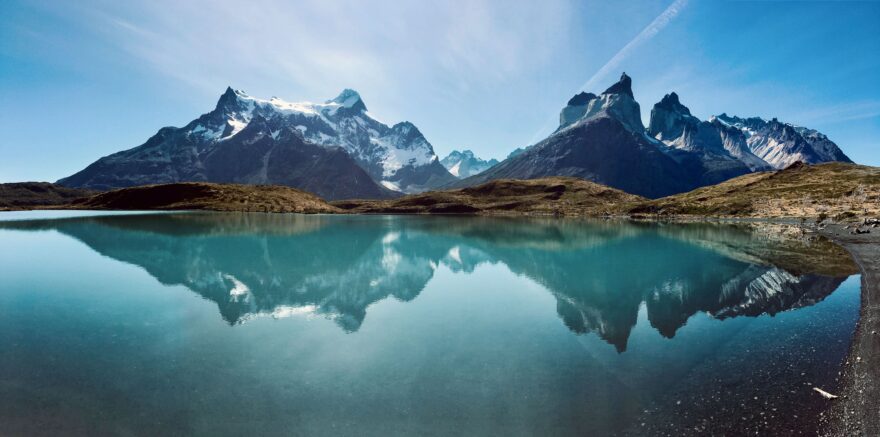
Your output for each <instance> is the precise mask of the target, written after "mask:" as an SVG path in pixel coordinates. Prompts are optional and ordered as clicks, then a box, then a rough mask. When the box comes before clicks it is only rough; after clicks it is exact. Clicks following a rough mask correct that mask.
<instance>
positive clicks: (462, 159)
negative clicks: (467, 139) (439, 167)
mask: <svg viewBox="0 0 880 437" xmlns="http://www.w3.org/2000/svg"><path fill="white" fill-rule="evenodd" d="M440 164H443V167H446V169H447V170H449V173H452V175H453V176H455V177H457V178H466V177H468V176H473V175H475V174H477V173H482V172H484V171H486V170H488V169H489V168H491V167H494V166H495V165H497V164H498V160H497V159H494V158H493V159H490V160H488V161H486V160H484V159H481V158H478V157H476V156H474V152H472V151H470V150H465V151H462V152H459V151H458V150H453V151H452V153H450V154H449V155H446V157H445V158H443V159H441V160H440Z"/></svg>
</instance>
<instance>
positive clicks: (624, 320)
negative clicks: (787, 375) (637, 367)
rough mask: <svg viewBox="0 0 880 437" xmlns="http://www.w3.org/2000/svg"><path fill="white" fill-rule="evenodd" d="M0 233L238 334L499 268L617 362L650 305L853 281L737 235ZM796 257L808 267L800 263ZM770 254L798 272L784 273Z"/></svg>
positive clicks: (167, 221) (739, 230)
mask: <svg viewBox="0 0 880 437" xmlns="http://www.w3.org/2000/svg"><path fill="white" fill-rule="evenodd" d="M0 228H14V229H23V230H39V229H55V230H58V231H60V232H62V233H65V234H67V235H70V236H72V237H74V238H76V239H78V240H80V241H82V242H84V243H85V244H87V245H88V246H90V247H91V248H93V249H94V250H96V251H97V252H99V253H101V254H103V255H106V256H109V257H112V258H114V259H117V260H120V261H124V262H128V263H131V264H135V265H138V266H141V267H143V268H144V269H145V270H146V271H147V272H149V273H150V274H151V275H153V276H154V277H155V278H156V279H158V280H159V281H160V282H161V283H163V284H169V285H170V284H181V285H184V286H186V287H187V288H189V289H191V290H193V291H194V292H196V293H198V294H200V295H201V296H203V297H205V298H207V299H209V300H211V301H213V302H216V303H217V305H218V308H219V310H220V313H221V315H222V317H223V318H224V320H226V321H228V322H229V323H233V324H235V323H240V322H243V321H246V320H247V319H249V318H252V317H256V316H261V315H271V316H274V317H283V316H288V315H294V314H303V313H308V314H319V315H322V316H324V317H328V318H330V319H333V320H335V321H336V323H337V324H339V325H340V327H342V328H343V329H345V330H347V331H350V332H351V331H356V330H357V329H358V328H359V327H360V325H361V324H362V323H363V321H364V319H365V317H366V312H367V307H368V306H369V305H370V304H372V303H374V302H377V301H379V300H382V299H385V298H386V297H388V296H394V297H395V298H397V299H400V300H403V301H407V300H410V299H413V298H415V297H416V296H418V294H419V293H420V292H421V290H423V289H424V287H425V286H426V284H427V283H428V281H430V280H431V278H432V277H433V274H434V270H435V269H436V268H437V266H438V265H440V264H443V265H445V266H447V267H448V268H450V269H451V270H453V271H457V272H471V271H473V269H474V268H475V267H476V266H477V265H479V264H481V263H484V262H492V263H503V264H504V265H506V266H507V267H508V268H509V269H510V270H511V271H513V272H514V273H516V274H519V275H524V276H526V277H528V278H531V279H532V280H534V281H535V282H537V283H540V284H541V285H543V286H544V287H546V288H547V290H548V291H549V292H551V293H552V294H553V295H554V297H555V298H556V300H557V311H558V313H559V316H560V317H561V318H562V320H563V322H564V323H565V325H566V326H567V327H568V328H569V329H571V330H572V331H574V332H577V333H587V332H593V333H596V334H597V335H599V336H600V337H601V338H603V339H605V340H606V341H608V342H609V343H611V344H613V345H614V346H615V347H616V348H617V349H618V350H620V351H623V350H625V348H626V344H627V340H628V338H629V334H630V331H631V330H632V328H633V327H634V326H635V323H636V319H637V316H638V311H639V308H640V306H641V305H642V304H643V303H644V304H645V306H646V308H647V313H648V320H649V321H650V323H651V326H653V327H654V328H656V329H657V330H658V331H659V332H660V333H661V334H662V335H664V336H667V337H672V336H674V335H675V333H676V331H677V330H678V329H679V328H680V327H681V326H683V325H684V324H685V323H686V321H687V320H688V318H689V317H691V316H692V315H693V314H695V313H697V312H706V313H708V314H710V315H712V316H714V317H716V318H719V319H723V318H728V317H735V316H757V315H760V314H775V313H777V312H779V311H785V310H787V309H791V308H798V307H802V306H807V305H812V304H814V303H816V302H818V301H821V300H822V299H824V297H825V296H827V295H828V294H830V293H831V292H832V291H834V290H835V289H836V288H837V287H838V285H839V284H840V283H841V281H842V280H843V279H844V277H845V275H846V274H848V273H846V272H847V270H846V269H845V266H847V263H848V261H840V260H839V259H838V258H837V257H843V256H842V255H841V254H839V253H838V252H837V249H829V246H824V245H825V244H826V243H823V242H810V241H799V242H797V243H791V242H789V241H788V240H783V241H773V239H771V238H766V236H762V235H761V234H760V233H758V232H756V231H755V230H753V229H751V228H748V227H731V226H727V227H718V226H714V227H713V226H708V225H683V226H678V225H675V226H673V225H651V224H644V223H642V224H634V223H630V222H603V221H567V220H557V219H533V220H514V219H493V218H449V217H321V216H318V217H307V216H291V215H271V214H269V215H266V214H169V215H151V216H117V217H90V218H78V219H65V220H40V221H23V222H10V223H0ZM835 247H836V246H835ZM798 253H803V254H805V255H804V257H805V258H809V260H808V261H807V262H796V261H797V259H798V258H797V254H798ZM780 254H781V256H780ZM823 254H825V255H823ZM774 256H779V257H780V259H782V260H783V261H784V262H783V263H782V264H783V265H788V266H797V267H798V268H797V269H793V268H788V269H784V268H780V267H781V266H777V265H775V264H774V262H773V257H774ZM822 259H825V260H826V261H827V262H828V264H826V266H827V265H832V266H835V269H834V270H833V271H832V273H834V272H841V271H842V273H843V274H838V275H829V274H828V273H826V272H818V273H824V274H825V275H824V276H823V275H822V274H817V272H814V271H810V270H808V268H811V267H812V268H817V269H820V270H821V267H822V266H818V262H817V260H822ZM844 259H846V258H844ZM840 266H844V268H841V267H840ZM826 270H827V269H826ZM850 273H851V272H850Z"/></svg>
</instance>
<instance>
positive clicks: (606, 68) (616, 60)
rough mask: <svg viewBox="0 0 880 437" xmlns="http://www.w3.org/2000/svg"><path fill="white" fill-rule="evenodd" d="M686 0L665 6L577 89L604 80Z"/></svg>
mask: <svg viewBox="0 0 880 437" xmlns="http://www.w3.org/2000/svg"><path fill="white" fill-rule="evenodd" d="M687 2H688V0H675V2H673V3H672V4H671V5H669V7H667V8H666V9H665V10H664V11H663V12H661V13H660V15H658V16H657V18H655V19H654V21H651V23H650V24H648V25H647V26H646V27H645V28H644V29H642V31H641V32H639V34H638V35H636V37H635V38H633V39H632V41H630V42H628V43H627V44H626V45H625V46H623V48H622V49H620V50H619V51H618V52H617V53H616V54H614V56H612V57H611V59H610V60H609V61H608V62H606V63H605V65H603V66H602V68H600V69H599V71H597V72H596V73H595V74H593V75H592V76H591V77H590V78H589V79H588V80H587V81H586V82H584V84H583V85H581V87H580V88H579V89H578V91H585V90H591V89H594V88H595V87H596V85H597V84H598V82H599V81H601V80H604V79H605V78H606V77H607V76H608V74H609V73H611V72H613V71H616V70H617V69H618V68H620V63H621V62H623V60H624V59H626V58H627V57H628V56H629V55H630V53H631V52H632V51H633V50H635V48H636V47H638V46H640V45H642V44H643V43H645V42H646V41H648V40H650V39H651V38H653V37H654V36H655V35H657V34H658V33H660V31H661V30H663V28H664V27H666V25H668V24H669V22H670V21H672V19H673V18H675V17H676V16H677V15H678V14H679V13H680V12H681V10H682V9H684V7H685V6H686V5H687ZM552 127H553V122H552V121H550V122H548V123H547V124H545V125H544V127H543V128H542V129H541V130H540V131H538V132H536V133H535V135H534V136H533V137H532V139H531V141H529V145H532V144H535V142H537V141H538V139H539V136H540V135H541V134H542V133H543V132H546V131H547V129H548V128H551V129H552Z"/></svg>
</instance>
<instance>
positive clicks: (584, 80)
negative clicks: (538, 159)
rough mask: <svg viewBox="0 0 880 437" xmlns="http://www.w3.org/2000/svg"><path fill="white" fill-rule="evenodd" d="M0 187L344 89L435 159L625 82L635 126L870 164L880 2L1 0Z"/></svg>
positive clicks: (518, 129) (876, 116)
mask: <svg viewBox="0 0 880 437" xmlns="http://www.w3.org/2000/svg"><path fill="white" fill-rule="evenodd" d="M0 20H2V25H0V114H2V116H0V130H2V135H0V156H2V157H3V158H2V159H0V182H9V181H21V180H49V181H54V180H56V179H58V178H60V177H63V176H67V175H69V174H71V173H73V172H75V171H77V170H80V169H82V168H83V167H85V166H86V165H88V164H89V163H91V162H92V161H94V160H95V159H97V158H98V157H100V156H103V155H107V154H110V153H112V152H115V151H118V150H122V149H127V148H130V147H134V146H137V145H139V144H141V143H143V142H144V141H145V140H146V139H147V138H148V137H149V136H151V135H152V134H154V133H155V132H156V131H157V130H158V129H159V128H160V127H162V126H182V125H184V124H186V123H187V122H188V121H190V120H192V119H194V118H196V117H197V116H198V115H199V114H202V113H204V112H207V111H209V110H211V109H212V108H213V106H214V104H215V103H216V101H217V99H218V98H219V96H220V94H221V93H222V92H223V90H224V89H225V88H226V86H227V85H231V86H232V87H233V88H239V89H243V90H246V91H247V92H248V93H249V94H251V95H254V96H258V97H265V98H268V97H271V96H278V97H280V98H282V99H285V100H290V101H299V100H309V101H323V100H326V99H329V98H332V97H334V96H335V95H336V94H338V93H339V91H341V90H342V89H343V88H347V87H348V88H354V89H356V90H358V91H359V92H360V93H361V95H362V97H363V99H364V101H365V102H366V104H367V107H368V108H369V109H370V112H371V113H372V114H374V115H376V116H377V117H378V118H380V119H382V120H383V121H385V122H387V123H393V122H397V121H403V120H409V121H412V122H413V123H415V124H416V125H417V126H418V127H419V128H420V129H421V130H422V132H423V133H424V134H425V136H426V137H427V138H428V140H429V141H430V142H431V143H432V144H433V145H434V148H435V150H436V151H437V153H438V154H439V155H441V157H442V156H443V155H445V154H447V153H448V152H450V151H451V150H452V149H461V148H470V149H472V150H474V151H475V152H477V154H479V155H481V156H484V157H495V158H503V157H504V156H506V154H507V153H508V152H509V151H511V150H513V149H514V148H516V147H521V146H525V145H527V144H530V143H532V142H535V141H536V140H538V139H540V138H542V137H543V136H545V135H546V134H547V133H549V131H551V130H552V129H553V128H554V127H555V123H556V119H557V116H558V113H559V110H560V109H561V108H562V106H563V105H564V104H565V102H566V101H567V100H568V98H569V97H571V96H572V95H573V94H575V93H576V92H578V91H580V90H581V89H584V87H585V86H586V90H587V91H594V92H600V91H602V90H604V88H606V87H607V86H608V85H609V84H611V83H613V82H614V81H615V80H616V79H617V77H618V76H619V75H620V72H621V71H626V72H627V74H629V75H630V76H632V77H633V89H634V93H635V96H636V99H637V100H638V101H639V102H640V103H641V106H642V116H643V118H644V119H646V120H647V117H648V114H649V112H650V108H651V106H652V105H653V104H654V103H655V102H657V101H658V100H659V99H660V98H661V97H662V96H663V94H665V93H667V92H669V91H676V92H678V94H679V95H680V96H681V99H682V103H684V104H685V105H687V106H689V107H690V108H691V111H692V112H693V113H694V114H695V115H696V116H698V117H700V118H707V117H708V116H710V115H712V114H718V113H721V112H727V113H728V114H735V115H740V116H762V117H767V118H770V117H778V118H779V119H780V120H783V121H787V122H791V123H795V124H801V125H805V126H809V127H812V128H815V129H819V130H821V131H823V132H825V133H826V134H828V135H829V136H830V137H831V139H832V140H834V141H835V142H837V143H838V144H839V145H840V146H841V148H842V149H843V150H844V152H846V153H847V154H849V156H850V157H851V158H853V159H854V160H855V161H857V162H860V163H864V164H871V165H880V140H878V138H880V80H878V78H880V25H878V23H880V2H876V1H860V2H843V1H828V2H823V1H809V2H800V1H731V2H720V1H698V0H690V1H686V0H678V1H675V2H673V1H645V2H617V1H614V2H608V1H580V0H578V1H565V0H541V1H537V2H517V1H502V0H498V1H479V0H461V1H458V0H450V1H442V2H427V1H425V2H419V1H405V2H403V1H398V0H388V1H370V2H367V1H354V0H352V1H324V0H315V1H301V2H293V1H281V0H265V1H263V0H259V1H253V2H241V1H200V0H193V1H185V2H181V1H165V0H157V1H149V2H147V1H144V2H134V1H131V2H118V1H100V0H81V1H76V2H68V1H54V2H53V1H41V0H31V1H18V0H5V1H3V2H0Z"/></svg>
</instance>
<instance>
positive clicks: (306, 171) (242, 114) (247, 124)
mask: <svg viewBox="0 0 880 437" xmlns="http://www.w3.org/2000/svg"><path fill="white" fill-rule="evenodd" d="M829 161H843V162H852V161H850V159H849V158H848V157H847V156H846V155H845V154H844V153H843V152H842V151H841V150H840V148H838V147H837V145H836V144H835V143H834V142H833V141H831V140H830V139H828V137H827V136H825V135H824V134H822V133H820V132H818V131H815V130H812V129H809V128H805V127H801V126H795V125H792V124H788V123H783V122H780V121H778V120H777V119H775V118H774V119H771V120H769V121H767V120H764V119H761V118H757V117H751V118H739V117H735V116H728V115H727V114H724V113H723V114H721V115H717V116H712V117H710V118H709V119H708V120H705V121H703V120H699V119H698V118H696V117H694V116H693V115H692V114H691V113H690V110H689V109H688V108H687V107H686V106H684V105H683V104H682V103H681V102H680V100H679V96H678V95H677V94H676V93H674V92H672V93H669V94H667V95H666V96H664V97H663V99H662V100H661V101H660V102H658V103H656V104H655V105H654V106H653V108H652V110H651V116H650V123H649V125H648V126H647V127H645V126H644V124H643V123H642V118H641V110H640V106H639V103H638V102H637V101H636V100H635V97H634V95H633V92H632V79H631V78H630V77H629V76H627V75H626V74H625V73H624V74H623V75H622V76H621V78H620V80H619V81H618V82H617V83H615V84H613V85H612V86H610V87H609V88H608V89H606V90H605V91H604V92H602V93H601V94H599V95H596V94H593V93H588V92H581V93H578V94H576V95H575V96H574V97H572V98H571V99H570V100H569V101H568V102H567V104H566V106H565V107H564V108H563V109H562V111H561V112H560V114H559V126H558V127H557V128H556V130H555V131H554V132H553V133H552V134H550V135H549V136H548V137H547V138H545V139H544V140H542V141H540V142H538V143H537V144H534V145H532V146H529V147H526V148H518V149H516V150H514V151H513V152H511V153H510V155H508V157H507V158H506V159H505V160H504V161H502V162H500V163H498V162H497V161H496V160H494V159H493V160H489V161H486V160H483V159H480V158H478V157H476V156H475V155H474V153H473V152H472V151H470V150H465V151H462V152H459V151H453V152H452V153H450V154H449V155H448V156H447V157H446V158H444V159H443V160H442V161H441V160H439V159H438V157H437V155H436V154H435V153H434V149H433V146H432V145H431V143H429V142H428V140H427V139H426V138H425V137H424V135H422V133H421V132H420V131H419V130H418V128H416V126H415V125H413V124H412V123H410V122H401V123H397V124H394V125H392V126H388V125H386V124H384V123H382V122H380V121H378V120H377V119H375V118H374V117H373V116H371V115H370V113H369V112H368V111H367V107H366V104H365V103H364V101H363V100H362V99H361V96H360V95H359V94H358V93H357V92H356V91H353V90H350V89H346V90H344V91H343V92H342V93H340V94H339V95H338V96H337V97H336V98H334V99H331V100H327V101H325V102H324V103H309V102H300V103H291V102H287V101H284V100H281V99H278V98H276V97H272V98H271V99H269V100H263V99H258V98H255V97H251V96H249V95H247V94H246V93H244V92H243V91H238V90H233V89H232V88H227V90H226V92H224V93H223V95H222V96H221V97H220V99H219V101H218V102H217V105H216V107H215V108H214V110H212V111H211V112H208V113H206V114H204V115H202V116H200V117H199V118H197V119H195V120H193V121H191V122H190V123H188V124H187V125H185V126H184V127H182V128H175V127H165V128H162V129H160V130H159V131H158V132H157V133H156V134H155V135H154V136H153V137H151V138H149V139H148V140H147V141H146V142H145V143H144V144H142V145H140V146H138V147H135V148H132V149H129V150H124V151H121V152H118V153H114V154H112V155H109V156H105V157H103V158H101V159H99V160H97V161H95V162H94V163H93V164H91V165H89V166H88V167H86V168H85V169H84V170H82V171H80V172H78V173H76V174H74V175H72V176H69V177H67V178H63V179H61V180H59V181H58V183H59V184H60V185H63V186H67V187H75V188H85V189H93V190H108V189H114V188H123V187H131V186H137V185H146V184H160V183H174V182H186V181H195V182H220V183H241V184H276V185H286V186H290V187H294V188H298V189H301V190H305V191H309V192H312V193H315V194H317V195H318V196H320V197H323V198H325V199H329V200H335V199H351V198H364V199H385V198H394V197H398V196H400V195H401V194H412V193H420V192H424V191H428V190H434V189H438V188H445V189H449V188H464V187H471V186H475V185H479V184H482V183H485V182H488V181H491V180H495V179H535V178H542V177H548V176H573V177H578V178H582V179H586V180H589V181H592V182H596V183H600V184H604V185H608V186H610V187H613V188H617V189H621V190H623V191H626V192H628V193H631V194H637V195H641V196H645V197H650V198H658V197H664V196H668V195H671V194H676V193H682V192H686V191H690V190H693V189H695V188H698V187H702V186H707V185H713V184H717V183H719V182H723V181H725V180H728V179H731V178H734V177H737V176H741V175H744V174H747V173H750V172H755V171H765V170H771V169H782V168H785V167H787V166H789V165H791V164H793V163H795V162H804V163H807V164H815V163H822V162H829Z"/></svg>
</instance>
